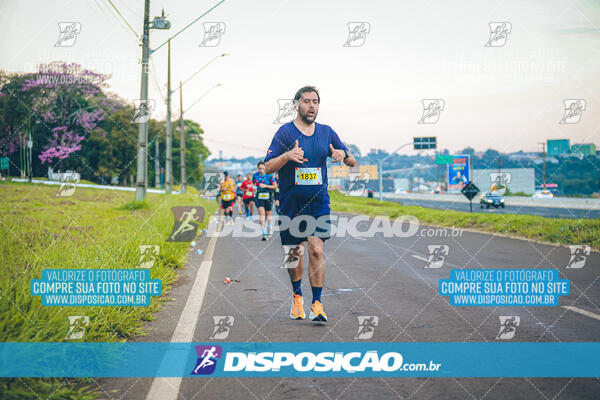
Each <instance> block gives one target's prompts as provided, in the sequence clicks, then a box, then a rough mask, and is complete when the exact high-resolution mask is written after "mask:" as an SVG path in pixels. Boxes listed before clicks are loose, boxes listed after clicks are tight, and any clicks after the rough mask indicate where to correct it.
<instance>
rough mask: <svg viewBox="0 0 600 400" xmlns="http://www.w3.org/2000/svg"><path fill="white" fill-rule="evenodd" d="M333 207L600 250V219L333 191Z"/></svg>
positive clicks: (339, 210) (340, 209)
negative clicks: (408, 202)
mask: <svg viewBox="0 0 600 400" xmlns="http://www.w3.org/2000/svg"><path fill="white" fill-rule="evenodd" d="M329 196H330V198H331V207H332V210H333V211H336V212H347V213H352V214H365V215H369V216H375V215H387V216H389V217H390V218H397V217H399V216H401V215H413V216H415V217H416V218H418V220H419V222H420V223H422V224H431V225H437V226H446V227H452V226H455V227H461V228H472V229H477V230H480V231H483V232H492V233H503V234H509V235H513V236H520V237H523V238H527V239H534V240H538V241H542V242H548V243H554V244H556V243H558V244H564V245H570V244H587V245H590V246H591V247H593V248H594V249H596V250H598V249H600V220H598V219H560V218H544V217H539V216H536V215H522V214H484V213H478V212H474V213H467V212H461V211H451V210H435V209H430V208H424V207H419V206H404V205H401V204H398V203H394V202H391V201H379V200H376V199H369V198H364V197H351V196H345V195H343V194H341V193H339V192H337V191H331V192H329Z"/></svg>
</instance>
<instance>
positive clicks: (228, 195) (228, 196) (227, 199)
mask: <svg viewBox="0 0 600 400" xmlns="http://www.w3.org/2000/svg"><path fill="white" fill-rule="evenodd" d="M232 198H233V195H232V194H230V193H228V194H224V195H223V200H225V201H229V200H231V199H232Z"/></svg>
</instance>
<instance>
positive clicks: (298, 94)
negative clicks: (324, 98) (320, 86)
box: [294, 86, 321, 104]
mask: <svg viewBox="0 0 600 400" xmlns="http://www.w3.org/2000/svg"><path fill="white" fill-rule="evenodd" d="M310 92H315V93H316V94H317V100H318V102H319V104H321V96H320V95H319V91H318V90H317V88H316V87H314V86H304V87H303V88H300V89H298V91H297V92H296V95H295V96H294V103H297V102H299V101H300V99H301V98H302V93H310Z"/></svg>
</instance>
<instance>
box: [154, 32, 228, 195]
mask: <svg viewBox="0 0 600 400" xmlns="http://www.w3.org/2000/svg"><path fill="white" fill-rule="evenodd" d="M168 44H169V46H168V47H169V52H168V53H169V55H168V61H167V62H168V64H167V123H166V136H167V148H166V157H165V158H166V174H167V176H166V179H165V180H166V192H167V193H171V190H172V185H173V164H172V162H173V161H172V160H173V155H172V153H173V149H172V140H173V139H172V134H171V95H172V94H173V93H175V92H176V91H177V90H180V91H181V87H182V86H183V85H185V84H186V83H187V82H189V81H190V80H191V79H192V78H193V77H195V76H196V75H198V73H199V72H200V71H202V70H203V69H204V68H206V67H207V66H208V65H210V64H211V63H212V62H213V61H215V60H216V59H218V58H221V57H225V56H228V55H229V54H227V53H223V54H221V55H218V56H215V57H214V58H213V59H212V60H210V61H209V62H207V63H206V64H204V65H203V66H202V67H200V68H199V69H198V70H197V71H196V72H194V73H193V74H192V75H191V76H190V77H189V78H187V79H186V80H185V81H183V82H181V83H180V85H179V87H178V88H176V89H174V90H171V39H169V40H168ZM180 94H181V93H180ZM180 111H181V110H180Z"/></svg>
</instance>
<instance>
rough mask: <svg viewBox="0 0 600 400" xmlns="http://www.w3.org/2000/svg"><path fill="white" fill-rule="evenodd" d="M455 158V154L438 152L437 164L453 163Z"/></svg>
mask: <svg viewBox="0 0 600 400" xmlns="http://www.w3.org/2000/svg"><path fill="white" fill-rule="evenodd" d="M453 160H454V156H450V155H446V154H438V155H437V156H435V163H436V164H452V162H453Z"/></svg>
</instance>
